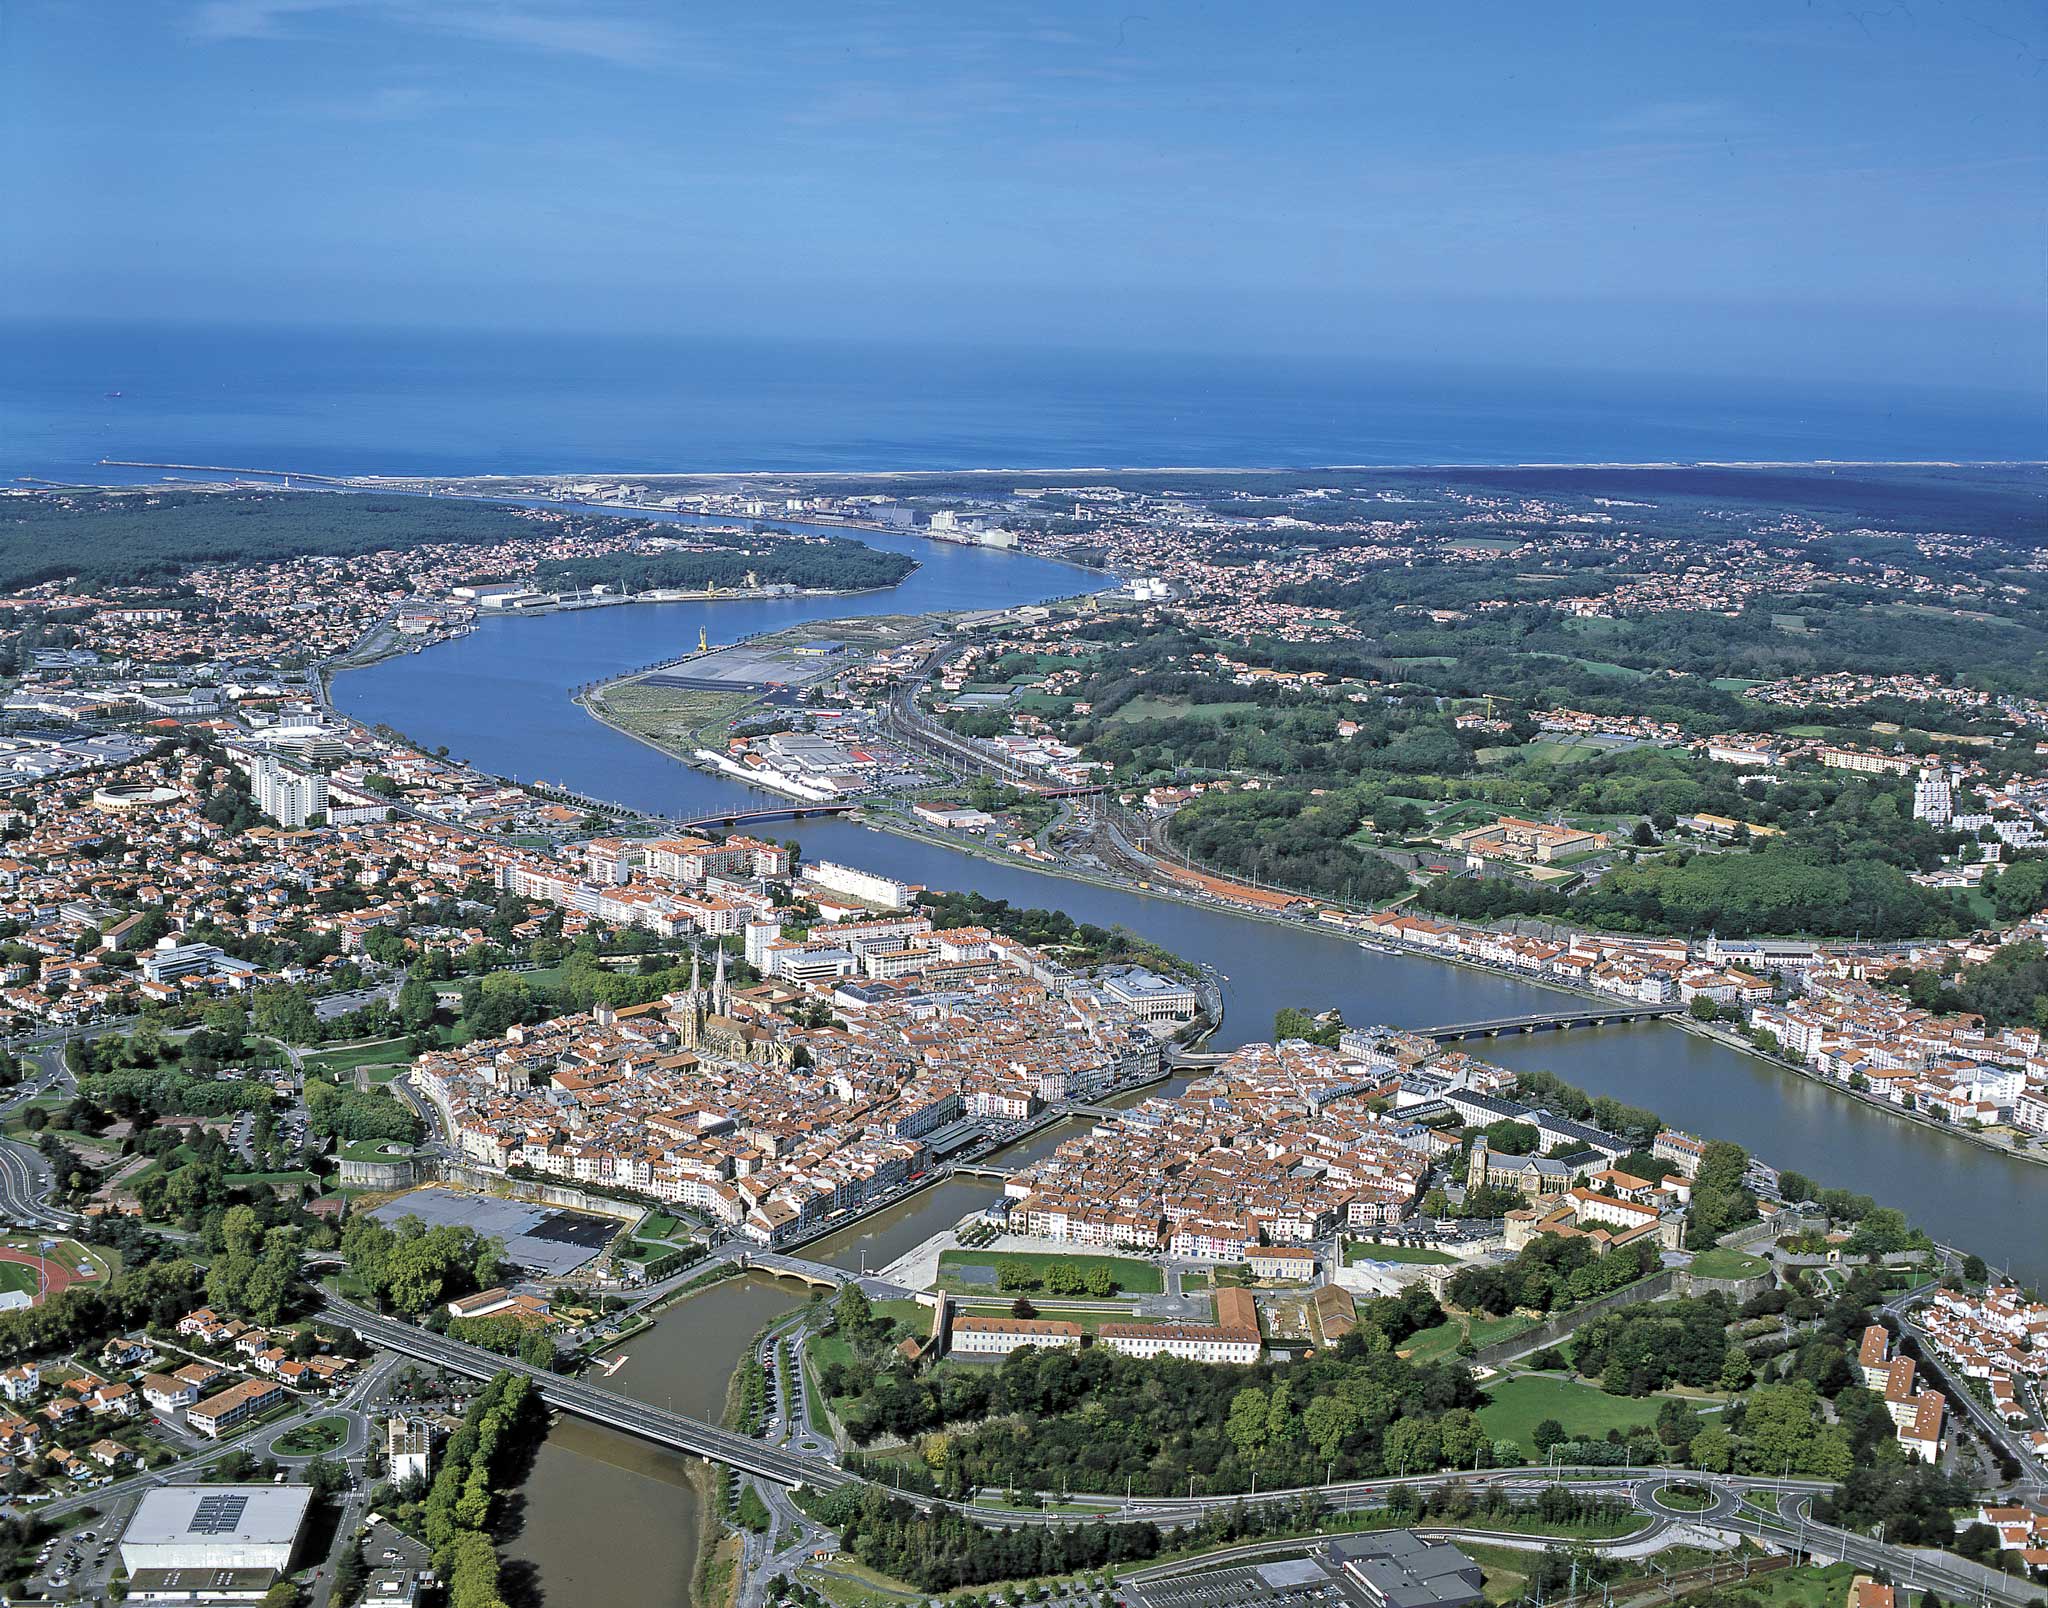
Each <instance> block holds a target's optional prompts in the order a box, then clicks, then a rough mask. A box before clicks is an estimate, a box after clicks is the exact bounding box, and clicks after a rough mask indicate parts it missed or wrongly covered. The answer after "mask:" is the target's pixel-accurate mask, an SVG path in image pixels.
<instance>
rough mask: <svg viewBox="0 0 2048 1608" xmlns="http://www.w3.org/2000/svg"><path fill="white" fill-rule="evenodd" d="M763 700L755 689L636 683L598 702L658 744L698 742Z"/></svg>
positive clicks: (600, 707)
mask: <svg viewBox="0 0 2048 1608" xmlns="http://www.w3.org/2000/svg"><path fill="white" fill-rule="evenodd" d="M758 697H760V693H759V692H757V691H754V690H752V689H746V688H742V689H738V690H735V691H732V692H717V691H713V690H712V689H710V688H708V687H655V686H649V685H647V684H646V683H645V682H633V683H631V684H629V685H627V686H623V687H613V688H612V689H611V690H610V691H608V692H606V693H605V694H604V695H603V696H602V697H600V698H598V699H596V700H595V704H596V708H597V712H598V713H599V714H601V715H603V716H604V718H605V719H607V720H609V721H612V722H614V723H615V724H617V725H620V726H623V727H624V728H625V729H626V730H627V731H630V732H634V733H637V734H638V735H640V736H643V737H649V738H652V739H653V740H654V741H656V742H682V741H686V740H690V739H694V738H695V736H696V734H697V733H698V732H699V731H700V730H702V729H703V728H704V727H706V726H713V725H722V724H723V723H725V722H726V721H728V720H731V719H732V718H733V716H735V715H736V714H738V713H739V712H740V711H741V710H742V709H744V708H746V707H747V705H748V704H750V703H752V702H754V700H755V699H757V698H758Z"/></svg>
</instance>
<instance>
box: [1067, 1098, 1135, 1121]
mask: <svg viewBox="0 0 2048 1608" xmlns="http://www.w3.org/2000/svg"><path fill="white" fill-rule="evenodd" d="M1060 1111H1061V1113H1062V1114H1063V1115H1065V1116H1069V1117H1095V1118H1098V1119H1099V1120H1101V1121H1103V1122H1109V1121H1111V1120H1113V1119H1114V1118H1117V1117H1121V1116H1126V1115H1128V1114H1129V1113H1127V1112H1124V1111H1121V1110H1119V1109H1118V1108H1117V1107H1115V1106H1106V1105H1085V1104H1083V1103H1082V1102H1081V1101H1079V1100H1069V1101H1068V1102H1067V1103H1066V1104H1065V1105H1063V1106H1061V1107H1060Z"/></svg>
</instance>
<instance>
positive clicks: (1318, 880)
mask: <svg viewBox="0 0 2048 1608" xmlns="http://www.w3.org/2000/svg"><path fill="white" fill-rule="evenodd" d="M1364 819H1365V816H1364V812H1363V810H1362V809H1361V807H1360V805H1359V803H1358V801H1357V800H1356V799H1355V798H1353V797H1351V796H1350V795H1348V794H1343V793H1336V794H1332V795H1330V796H1328V797H1326V798H1310V797H1309V796H1307V795H1306V794H1305V793H1302V792H1299V791H1295V790H1292V789H1284V790H1283V789H1272V790H1262V791H1259V792H1256V793H1209V794H1205V795H1203V796H1202V797H1200V798H1197V799H1193V800H1191V801H1190V802H1188V803H1187V804H1184V805H1182V806H1181V808H1180V809H1179V810H1178V811H1176V812H1175V814H1174V817H1173V822H1172V827H1171V833H1172V841H1173V846H1174V848H1175V849H1176V850H1178V851H1179V852H1180V853H1182V854H1185V855H1187V856H1189V857H1190V858H1191V859H1193V860H1194V861H1196V862H1197V863H1198V864H1200V865H1203V866H1205V867H1208V868H1209V869H1211V870H1214V871H1217V872H1220V873H1222V874H1224V875H1226V876H1238V877H1244V878H1247V879H1252V880H1256V881H1259V882H1264V883H1272V884H1274V885H1276V886H1279V887H1282V888H1287V889H1289V890H1298V891H1303V892H1309V893H1322V894H1327V895H1329V896H1331V897H1334V898H1341V899H1345V900H1347V901H1350V902H1353V903H1357V904H1369V903H1372V902H1374V901H1376V900H1379V899H1385V898H1389V897H1391V896H1392V895H1393V894H1396V893H1398V892H1400V891H1401V889H1403V888H1405V887H1406V886H1407V885H1408V879H1407V877H1406V875H1404V874H1403V873H1402V872H1401V871H1400V870H1399V869H1398V868H1396V867H1395V866H1394V865H1393V864H1391V863H1390V862H1389V861H1386V860H1383V859H1381V858H1380V857H1379V856H1378V855H1376V854H1372V853H1370V852H1368V851H1367V850H1364V849H1362V848H1360V847H1358V846H1357V845H1356V844H1355V843H1353V842H1352V841H1351V838H1352V835H1353V834H1354V833H1355V832H1357V831H1358V829H1359V826H1360V824H1361V823H1362V822H1363V820H1364Z"/></svg>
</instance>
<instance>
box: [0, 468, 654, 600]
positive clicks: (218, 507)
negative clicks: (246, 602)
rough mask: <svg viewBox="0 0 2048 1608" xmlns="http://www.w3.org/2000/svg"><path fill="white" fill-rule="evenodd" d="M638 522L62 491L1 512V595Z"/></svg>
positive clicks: (498, 510)
mask: <svg viewBox="0 0 2048 1608" xmlns="http://www.w3.org/2000/svg"><path fill="white" fill-rule="evenodd" d="M638 523H640V522H637V521H627V520H622V519H611V518H605V517H601V516H597V515H585V514H575V515H569V514H559V513H551V514H548V515H545V516H543V515H537V514H534V513H532V512H531V511H529V510H527V509H523V508H513V507H508V506H504V505H501V504H497V503H486V502H465V501H462V500H460V499H457V498H445V497H433V498H427V497H374V496H359V495H354V494H350V495H336V494H329V493H323V492H294V491H251V490H237V491H231V492H209V491H175V490H165V489H162V488H157V487H152V488H150V489H148V490H146V491H111V490H110V491H92V492H70V493H66V494H65V495H64V496H62V497H22V498H10V499H8V500H7V502H6V504H5V506H4V509H0V590H7V591H12V590H14V589H15V588H17V587H22V586H30V585H33V584H34V583H36V582H38V581H50V580H57V579H59V578H61V577H64V576H76V577H77V578H78V581H79V584H80V585H81V586H82V587H85V588H87V589H95V588H102V587H112V586H152V587H166V586H169V585H171V584H172V583H173V582H175V581H176V580H177V578H178V577H179V576H181V575H183V574H184V573H186V572H187V571H188V570H190V569H191V568H192V567H193V566H194V565H195V564H227V563H268V562H272V561H275V560H280V559H288V558H298V557H302V556H306V555H310V554H332V555H334V556H336V557H341V558H346V557H350V556H352V555H354V554H358V553H374V552H380V551H383V550H385V549H391V548H397V549H404V548H411V547H427V546H435V545H440V544H444V543H445V544H457V545H463V546H474V547H488V546H494V545H496V544H497V543H500V542H506V541H513V540H517V539H520V538H533V537H538V536H541V535H544V534H551V533H552V534H563V533H582V534H598V533H603V532H610V531H625V530H628V529H632V528H634V526H635V525H636V524H638Z"/></svg>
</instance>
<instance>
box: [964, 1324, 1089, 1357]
mask: <svg viewBox="0 0 2048 1608" xmlns="http://www.w3.org/2000/svg"><path fill="white" fill-rule="evenodd" d="M1080 1345H1081V1326H1080V1325H1079V1324H1078V1323H1068V1322H1067V1321H1066V1320H1065V1319H1063V1318H1009V1317H1003V1318H977V1317H972V1316H961V1317H957V1318H955V1319H954V1320H953V1338H952V1343H951V1347H950V1349H951V1350H952V1352H953V1354H954V1355H955V1356H961V1357H1007V1356H1008V1355H1009V1354H1010V1353H1011V1352H1013V1351H1015V1350H1016V1349H1017V1348H1018V1347H1019V1346H1030V1347H1032V1348H1033V1349H1034V1350H1040V1351H1073V1350H1078V1349H1080Z"/></svg>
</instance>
